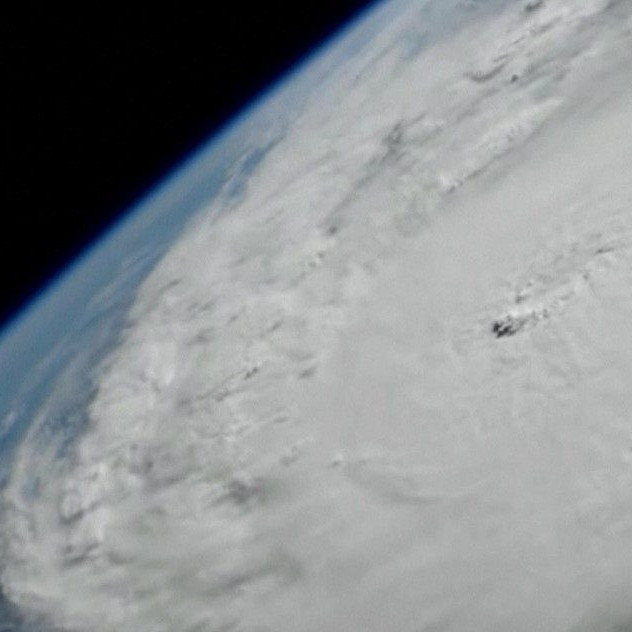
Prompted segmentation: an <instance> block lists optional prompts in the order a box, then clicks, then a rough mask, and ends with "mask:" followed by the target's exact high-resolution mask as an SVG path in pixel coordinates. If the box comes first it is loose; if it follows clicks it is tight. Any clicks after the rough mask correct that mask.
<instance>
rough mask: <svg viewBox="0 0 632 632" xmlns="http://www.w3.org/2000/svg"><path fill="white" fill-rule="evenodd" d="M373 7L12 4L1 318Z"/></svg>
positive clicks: (5, 29)
mask: <svg viewBox="0 0 632 632" xmlns="http://www.w3.org/2000/svg"><path fill="white" fill-rule="evenodd" d="M67 4H68V5H71V4H74V3H67ZM60 5H61V6H60ZM368 5H369V2H367V0H335V1H325V0H301V2H296V0H276V1H275V0H268V1H267V2H261V3H256V4H255V3H252V4H244V3H241V2H225V3H219V2H213V1H209V2H205V3H192V2H190V3H184V2H169V1H167V2H162V3H157V2H156V3H153V2H152V3H140V2H138V3H135V2H128V3H120V4H118V3H115V2H110V3H98V2H95V3H83V6H84V8H83V9H82V10H81V11H79V12H77V11H76V7H71V6H64V3H54V2H39V1H38V2H29V1H23V2H21V3H17V4H16V6H15V7H13V8H12V9H10V10H8V11H7V10H5V9H3V15H2V18H1V20H0V38H1V40H0V46H1V47H3V48H4V51H3V55H2V58H3V71H2V75H3V77H2V83H3V85H2V87H1V91H2V95H3V96H2V107H3V116H2V126H3V144H2V147H3V152H4V153H5V157H4V158H3V164H5V165H6V167H5V168H4V173H3V174H2V180H3V187H2V188H3V200H2V228H1V229H0V246H1V247H0V274H2V289H1V292H0V323H2V322H4V321H6V320H7V318H8V317H10V316H11V315H14V314H15V313H16V310H17V309H19V307H20V306H21V305H23V304H24V303H25V301H26V300H27V299H28V298H29V297H30V296H33V295H34V293H36V292H37V291H38V290H39V289H40V288H41V287H42V286H43V285H44V284H45V283H46V281H47V280H49V279H51V278H52V277H54V276H55V274H56V273H57V272H58V271H59V270H60V269H62V268H63V267H64V266H65V265H66V264H67V263H68V262H69V261H70V260H71V259H72V258H73V257H74V256H75V255H76V254H77V253H78V252H80V251H81V249H82V247H84V246H85V245H86V244H87V243H90V242H91V241H92V240H93V239H94V238H95V236H96V235H98V234H99V233H100V232H101V231H103V229H104V228H106V227H107V226H108V225H109V224H110V223H111V222H112V221H113V220H114V219H115V218H116V217H117V215H118V214H120V213H122V212H123V211H125V209H126V208H128V207H129V205H130V204H131V203H132V202H134V201H135V200H136V199H137V198H138V197H139V196H140V195H141V194H142V193H143V192H144V191H146V190H147V189H148V188H149V187H151V185H152V184H154V183H155V182H156V181H158V180H159V179H160V178H161V176H163V175H164V174H165V173H167V172H168V171H169V169H170V168H171V167H172V166H173V165H175V164H177V163H178V162H179V160H180V159H181V158H182V157H183V156H185V155H186V154H187V153H188V152H189V151H190V150H191V149H192V148H194V147H195V146H196V145H198V144H199V143H200V142H201V141H202V140H204V139H205V138H206V137H208V135H209V134H211V133H212V132H213V130H215V129H217V128H218V127H219V126H220V125H221V124H222V123H225V122H226V121H227V120H229V119H230V118H231V117H232V116H233V115H234V114H235V113H236V112H238V111H239V109H240V108H241V107H242V106H244V105H246V104H247V103H248V102H249V101H251V99H252V98H253V97H254V96H255V95H256V94H257V93H258V92H259V91H260V90H261V89H263V88H265V87H266V86H268V85H269V84H270V83H271V82H273V81H274V80H275V78H279V77H280V76H282V75H283V74H284V73H285V72H286V71H287V70H288V69H289V68H290V67H291V66H292V65H293V64H294V63H295V62H296V61H297V60H299V59H301V58H302V57H303V56H304V55H305V54H306V53H307V52H308V51H309V50H311V49H313V47H314V46H315V45H316V44H317V43H318V42H319V41H321V40H322V39H323V38H324V37H326V36H328V35H330V34H332V33H333V32H334V31H335V30H336V28H337V27H338V26H339V25H340V24H341V23H343V22H344V21H345V20H347V19H349V17H350V16H353V15H355V14H356V13H357V12H358V11H359V10H360V9H361V8H363V7H366V6H368Z"/></svg>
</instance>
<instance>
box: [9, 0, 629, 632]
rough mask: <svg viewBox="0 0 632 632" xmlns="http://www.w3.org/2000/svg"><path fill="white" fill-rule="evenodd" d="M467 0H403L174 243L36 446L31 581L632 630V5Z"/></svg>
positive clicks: (63, 614) (153, 609)
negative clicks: (483, 5)
mask: <svg viewBox="0 0 632 632" xmlns="http://www.w3.org/2000/svg"><path fill="white" fill-rule="evenodd" d="M474 4H476V3H468V2H460V3H457V2H452V3H450V9H449V10H450V11H453V12H454V11H457V10H458V11H462V12H463V11H464V13H462V17H461V19H460V22H459V24H458V28H457V27H456V26H455V27H454V28H453V29H451V30H449V29H446V30H445V32H443V33H442V34H441V36H438V35H437V36H436V37H434V39H433V38H430V37H429V36H428V33H425V30H426V29H427V27H428V24H434V25H435V27H436V25H438V24H440V23H441V19H442V18H441V12H442V11H446V12H447V11H448V9H446V8H445V7H446V6H447V5H444V7H443V9H436V8H433V7H435V5H436V3H435V4H434V5H433V4H431V5H428V6H424V5H423V3H422V4H420V3H419V2H399V3H396V4H391V5H384V6H382V7H379V8H378V10H377V11H379V12H381V13H379V14H378V13H376V14H375V15H374V16H373V17H372V18H371V19H372V20H373V22H371V19H368V18H367V21H366V22H365V23H364V25H360V26H358V27H356V28H357V29H360V30H356V31H352V32H350V33H349V34H347V35H346V39H344V40H343V41H342V42H339V43H338V44H337V46H338V48H336V49H335V51H340V50H342V49H344V46H347V47H348V48H350V49H353V50H352V52H351V53H349V55H348V57H347V58H346V59H345V60H344V61H342V62H338V63H336V65H335V66H331V63H330V65H329V67H328V71H327V73H322V74H321V75H319V78H318V82H319V83H318V86H319V88H318V90H315V89H312V90H311V91H310V90H307V89H306V90H305V91H304V92H303V91H301V96H300V100H301V107H300V108H299V110H297V114H296V115H295V116H294V118H292V117H291V115H289V116H290V122H289V123H288V124H287V125H286V126H285V127H284V128H283V132H282V133H279V134H278V135H277V136H276V137H273V138H272V140H270V139H267V141H266V143H267V144H266V145H265V147H266V150H265V152H262V155H261V156H258V157H257V161H256V164H253V167H252V173H250V175H249V177H248V180H247V182H245V183H242V184H241V185H240V186H236V187H233V188H231V189H230V195H228V194H226V195H220V196H219V197H217V198H215V199H214V200H213V201H211V202H210V203H209V205H208V208H206V210H205V211H204V212H202V213H201V214H199V215H198V216H196V217H195V219H194V220H193V221H192V222H191V223H190V225H189V226H188V228H187V230H185V232H184V233H183V234H182V236H181V237H180V238H179V240H178V241H177V242H176V243H175V244H174V245H173V247H172V248H170V250H169V251H168V252H167V254H166V255H165V256H164V258H163V259H162V260H161V261H160V263H159V264H158V265H157V266H156V267H155V269H154V270H153V272H152V273H151V275H150V276H149V277H148V278H147V279H146V281H145V282H144V284H143V285H142V286H141V288H140V289H139V291H138V294H137V296H136V300H135V302H134V304H133V306H132V308H131V311H130V313H129V317H128V324H127V327H126V329H125V331H124V332H123V335H122V339H121V341H120V344H118V346H117V347H116V348H115V349H114V350H113V351H112V352H111V353H110V354H109V355H108V356H107V358H106V359H105V360H104V361H103V363H102V365H101V367H100V369H99V380H98V384H97V388H96V389H95V393H94V397H93V398H92V400H91V402H90V404H89V407H88V413H87V414H88V421H87V425H86V429H85V431H84V432H83V433H82V434H81V435H80V436H79V437H78V438H77V440H76V443H75V445H74V448H73V450H72V453H71V456H70V457H68V458H67V459H64V460H61V461H60V460H55V459H47V458H44V457H43V456H42V453H41V445H39V444H38V445H35V444H36V442H34V441H33V440H30V441H29V440H28V438H27V440H26V441H24V443H23V445H22V446H21V448H20V450H19V451H18V453H17V455H16V459H15V462H14V465H13V470H12V472H11V475H10V477H9V481H8V484H7V486H6V488H5V490H4V492H3V494H4V496H3V509H2V516H1V518H0V521H1V525H2V529H3V536H4V553H3V558H4V561H3V564H2V567H1V568H2V576H1V577H2V583H3V586H4V590H5V592H6V593H7V595H8V596H9V597H11V598H12V599H13V600H14V601H15V602H16V603H18V604H20V605H21V606H23V607H24V608H26V609H32V610H33V611H35V612H39V613H43V614H45V615H46V617H47V618H48V619H50V620H51V621H52V622H53V623H54V624H55V625H57V626H60V627H61V628H62V629H68V630H138V631H152V632H153V631H163V630H164V631H168V630H182V631H184V630H191V631H193V630H217V631H219V630H235V631H237V630H239V631H240V632H241V631H243V632H246V631H252V632H255V631H256V632H263V631H264V630H270V631H274V632H282V631H287V632H296V631H299V630H300V631H309V632H311V631H313V632H316V631H322V630H345V631H350V632H351V631H358V632H360V631H363V632H383V631H384V630H398V631H410V632H430V631H432V632H437V631H439V630H441V631H444V630H445V631H450V632H452V631H454V632H465V631H471V630H507V631H509V630H511V631H512V632H523V631H524V632H532V631H533V630H559V631H565V630H569V631H570V630H573V631H586V632H588V631H593V630H594V631H597V630H599V631H600V632H606V631H610V630H611V631H614V630H628V629H632V601H631V600H630V595H632V417H631V411H632V388H631V384H632V382H631V380H632V334H631V329H630V323H631V322H632V170H631V169H630V168H629V165H630V164H632V162H631V161H632V127H631V126H630V120H631V117H632V81H631V80H630V79H631V74H630V73H631V68H632V65H631V64H632V45H631V44H632V3H630V2H628V1H626V0H620V1H618V2H614V1H606V0H582V1H581V2H580V1H578V0H549V1H546V0H545V1H544V2H533V1H531V2H508V3H496V5H495V6H494V10H493V11H481V10H480V9H478V10H472V11H471V12H469V13H468V12H467V10H468V7H470V5H472V6H473V5H474ZM452 5H454V6H452ZM470 8H471V7H470ZM488 8H489V7H488ZM433 11H434V13H433ZM437 12H438V13H439V14H440V15H437ZM376 16H378V17H379V22H376V20H377V18H376ZM453 17H454V16H453ZM429 20H431V21H432V22H429ZM376 23H379V28H375V24H376ZM453 23H454V20H453ZM369 26H370V27H371V28H369ZM362 28H365V29H366V33H369V34H368V35H366V33H365V35H366V36H365V37H359V36H358V35H357V34H358V33H360V32H361V29H362ZM371 29H373V30H371ZM437 32H438V31H436V29H435V34H436V33H437ZM354 37H356V39H357V40H358V41H356V40H354V39H353V38H354ZM341 47H342V48H341ZM332 54H333V53H332ZM321 61H322V60H321ZM314 68H315V66H314ZM305 72H308V71H307V70H306V71H305ZM314 73H315V74H317V73H316V71H314ZM314 81H315V80H314ZM305 95H307V96H305ZM297 98H298V97H297ZM245 159H247V157H246V158H245ZM253 162H254V161H253ZM228 186H230V183H229V184H228V185H227V187H228ZM38 477H39V478H38ZM35 479H37V480H38V489H37V491H36V492H33V491H31V492H27V491H26V488H25V484H26V483H27V482H28V481H33V480H35ZM26 487H28V485H27V486H26ZM626 626H627V627H626Z"/></svg>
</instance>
